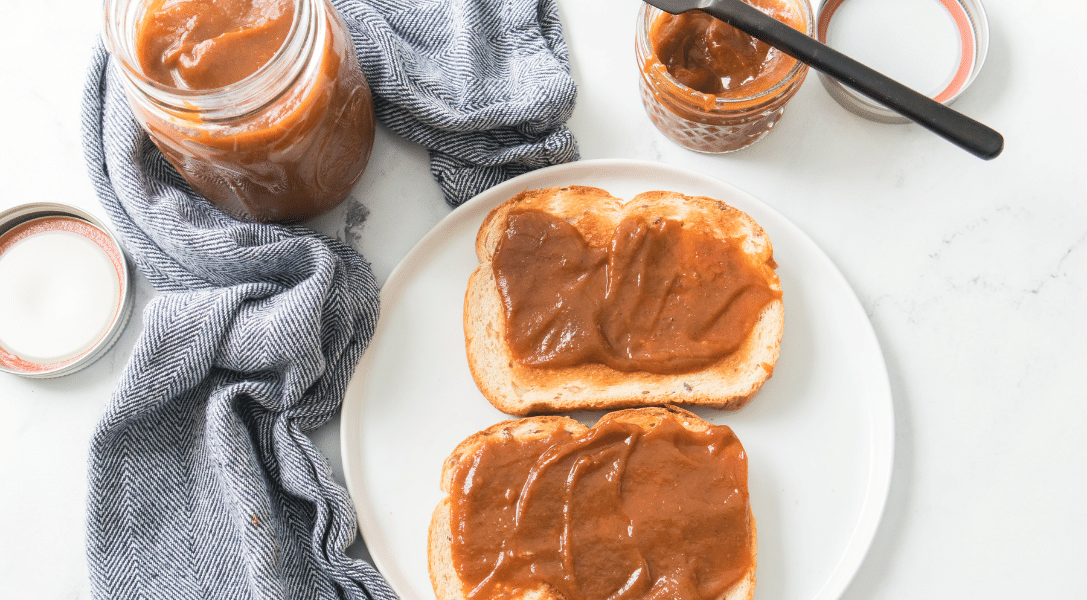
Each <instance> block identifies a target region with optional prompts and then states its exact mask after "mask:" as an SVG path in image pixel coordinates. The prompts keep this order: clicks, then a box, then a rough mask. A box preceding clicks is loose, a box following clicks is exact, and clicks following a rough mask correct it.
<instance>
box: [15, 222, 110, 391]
mask: <svg viewBox="0 0 1087 600" xmlns="http://www.w3.org/2000/svg"><path fill="white" fill-rule="evenodd" d="M130 287H131V285H130V276H129V270H128V262H127V260H126V259H125V255H124V251H123V250H122V249H121V246H120V244H119V243H118V242H117V239H116V238H115V237H114V236H113V235H112V234H111V233H110V232H109V230H108V229H107V228H106V226H105V225H104V224H102V223H101V222H100V221H99V220H98V219H95V218H94V217H93V216H91V215H90V214H88V213H86V212H84V211H82V210H79V209H77V208H75V207H72V206H67V205H63V204H56V203H45V202H42V203H35V204H25V205H22V206H17V207H15V208H13V209H10V210H7V211H4V212H3V213H0V371H6V372H8V373H15V374H17V375H23V376H26V377H39V378H44V377H56V376H59V375H66V374H69V373H73V372H75V371H78V370H79V369H81V368H83V367H85V366H87V365H89V364H90V363H92V362H94V361H95V360H96V359H98V358H99V357H100V356H102V354H104V353H105V352H106V350H108V349H109V347H110V346H112V345H113V343H114V342H115V341H116V340H117V338H118V337H119V335H120V333H121V331H122V330H123V329H124V327H125V325H126V324H127V322H128V318H129V315H130V313H131V309H132V292H131V289H130Z"/></svg>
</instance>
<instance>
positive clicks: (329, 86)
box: [105, 0, 374, 223]
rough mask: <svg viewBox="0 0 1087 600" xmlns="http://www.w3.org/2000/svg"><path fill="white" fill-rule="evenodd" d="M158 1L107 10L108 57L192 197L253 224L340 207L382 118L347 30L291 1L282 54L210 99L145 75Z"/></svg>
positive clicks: (310, 4)
mask: <svg viewBox="0 0 1087 600" xmlns="http://www.w3.org/2000/svg"><path fill="white" fill-rule="evenodd" d="M153 1H154V0H105V17H106V23H105V39H106V47H107V49H108V50H109V51H110V53H111V54H112V55H113V57H114V58H115V59H116V61H117V62H118V64H119V66H120V72H121V74H122V80H123V83H124V91H125V94H126V96H127V98H128V101H129V104H130V105H131V106H132V110H133V112H134V113H135V115H136V119H137V120H138V121H139V122H140V124H141V125H142V126H143V128H144V129H145V130H146V131H147V133H148V134H149V135H150V137H151V139H152V140H153V141H154V142H155V145H157V146H158V148H159V149H160V150H161V151H162V153H163V154H164V155H165V156H166V158H167V159H168V160H169V161H170V163H171V164H173V166H174V167H175V168H177V170H178V172H180V173H181V175H182V176H183V177H184V178H185V180H186V181H188V182H189V184H190V185H191V186H192V188H193V189H194V190H195V191H196V192H197V193H199V194H201V195H202V196H204V197H205V198H207V199H208V200H209V201H211V202H212V203H213V204H215V205H216V206H218V207H220V208H222V209H223V210H224V211H225V212H227V213H229V214H230V215H233V216H234V217H237V218H239V219H243V220H248V221H259V222H278V223H294V222H299V221H304V220H307V219H310V218H312V217H315V216H317V215H319V214H321V213H324V212H326V211H328V210H329V209H331V208H333V207H334V206H336V205H337V204H339V203H340V202H342V201H343V200H344V199H345V198H346V197H347V195H348V194H349V192H350V191H351V188H352V187H354V185H355V183H356V182H357V181H358V179H359V177H360V176H361V175H362V172H363V169H364V168H365V167H366V163H367V161H368V160H369V157H370V150H371V148H372V147H373V141H374V112H373V103H372V99H371V97H370V88H369V86H368V85H367V84H366V79H365V78H364V76H363V74H362V71H361V69H360V67H359V64H358V59H357V57H356V56H355V52H354V49H353V47H352V44H351V39H350V36H349V34H348V32H347V29H346V26H345V25H344V24H343V22H342V20H341V19H340V17H339V15H338V14H336V11H335V10H334V9H333V8H332V7H331V6H330V5H329V4H328V3H327V0H289V2H288V4H290V3H293V7H294V12H293V20H292V22H291V24H290V30H289V31H288V32H287V33H286V38H285V39H284V40H283V41H282V44H281V45H280V46H279V48H278V50H275V51H274V54H272V55H271V58H269V59H268V60H267V62H266V63H264V65H263V66H261V67H259V68H257V69H256V70H255V71H254V72H252V73H251V74H249V75H247V76H244V77H243V78H242V79H240V80H238V81H236V82H234V83H229V84H227V85H222V86H220V87H215V88H212V89H181V88H179V87H173V86H171V85H167V84H164V83H161V82H159V81H155V80H152V79H151V78H150V77H149V76H148V75H146V74H145V70H144V68H143V66H142V65H141V62H140V60H139V57H140V54H139V52H141V50H142V49H141V48H140V47H139V43H140V39H139V35H140V27H141V25H142V24H143V23H144V20H145V19H146V18H147V16H148V14H149V13H148V11H149V10H156V9H157V8H161V4H162V3H161V2H159V3H157V4H152V3H153ZM152 6H154V7H155V8H152ZM205 6H212V7H213V9H214V10H219V8H218V7H214V5H213V4H205ZM169 9H170V10H174V9H176V7H173V6H171V7H169ZM165 10H167V9H166V8H162V12H164V11H165ZM156 14H161V13H156ZM269 53H271V49H269Z"/></svg>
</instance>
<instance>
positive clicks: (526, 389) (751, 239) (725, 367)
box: [464, 186, 785, 415]
mask: <svg viewBox="0 0 1087 600" xmlns="http://www.w3.org/2000/svg"><path fill="white" fill-rule="evenodd" d="M515 209H536V210H542V211H545V212H548V213H551V214H553V215H556V216H559V217H561V218H563V219H565V220H566V221H567V222H568V223H570V224H571V225H573V226H574V227H576V228H577V230H578V231H579V232H580V233H581V234H582V236H584V238H585V240H586V241H587V242H588V243H589V244H590V245H593V246H605V245H606V244H607V243H608V241H609V240H610V239H611V237H612V234H613V232H614V231H615V227H616V226H617V225H618V223H619V221H620V220H622V219H623V218H625V217H627V216H631V215H643V216H646V217H647V219H648V220H652V219H656V218H658V217H669V218H675V219H678V220H680V221H682V222H683V227H684V228H697V229H698V230H700V231H702V232H703V233H707V234H710V235H713V236H714V237H717V238H719V239H726V238H737V239H742V240H743V243H742V246H741V247H742V248H743V251H744V252H745V253H747V254H748V256H750V257H751V258H752V259H753V262H754V263H755V264H757V265H759V266H760V268H761V269H762V271H763V273H764V274H765V275H766V277H767V280H768V282H769V283H770V287H771V289H773V290H775V291H778V292H780V291H781V284H780V281H779V279H778V276H777V273H776V272H775V270H774V269H775V267H776V265H775V263H774V261H773V246H772V245H771V243H770V238H769V236H768V235H767V234H766V231H765V230H763V228H762V227H761V226H759V224H758V223H756V222H755V220H754V219H752V218H751V217H750V216H749V215H747V213H744V212H743V211H741V210H739V209H737V208H734V207H732V206H729V205H728V204H725V203H724V202H721V201H720V200H714V199H712V198H706V197H701V196H685V195H683V194H679V193H676V192H665V191H652V192H645V193H642V194H639V195H637V196H635V197H634V198H632V199H631V200H630V201H629V202H626V203H624V202H623V201H622V200H620V199H618V198H615V197H613V196H612V195H611V194H609V193H608V192H606V191H605V190H602V189H599V188H593V187H585V186H568V187H562V188H547V189H541V190H528V191H525V192H522V193H520V194H518V195H517V196H514V197H513V198H511V199H509V200H507V201H506V202H504V203H502V204H500V205H499V206H497V207H496V208H494V209H493V210H492V211H491V212H490V213H489V214H488V215H487V217H486V218H485V219H484V220H483V224H482V225H481V226H480V229H479V232H478V234H477V236H476V256H477V257H478V259H479V266H478V267H477V268H476V270H475V271H474V272H473V273H472V275H471V277H470V278H469V280H468V288H467V291H466V293H465V300H464V337H465V349H466V352H467V356H468V366H469V369H470V370H471V373H472V377H473V379H474V380H475V382H476V385H477V387H479V390H480V392H481V393H482V394H483V395H484V397H486V398H487V400H488V401H489V402H490V403H491V404H493V405H494V406H495V407H496V408H497V409H498V410H500V411H502V412H504V413H506V414H510V415H530V414H554V413H560V412H567V411H572V410H611V409H619V408H631V407H641V406H653V405H661V404H672V405H684V406H708V407H713V408H720V409H726V410H735V409H738V408H740V407H742V406H744V405H745V404H746V403H747V402H748V401H749V400H750V399H751V397H752V396H753V395H754V394H755V392H756V391H758V389H759V388H760V387H761V386H762V385H763V383H765V382H766V381H767V380H768V379H769V378H770V376H771V375H772V374H773V371H774V365H775V364H776V363H777V359H778V354H779V351H780V346H781V337H782V333H783V331H784V322H785V314H784V303H783V301H782V300H780V299H778V300H774V301H773V302H771V303H770V304H768V305H767V306H766V307H765V308H764V309H763V311H762V312H761V313H760V315H759V318H758V321H757V322H756V324H755V327H754V329H753V330H752V333H751V335H749V336H748V338H747V339H746V340H745V341H744V342H743V344H741V346H740V348H739V349H737V351H736V352H733V353H732V354H730V355H728V356H725V357H723V358H721V359H720V360H718V361H717V362H716V363H714V364H712V365H709V366H708V367H706V368H704V369H701V370H699V371H695V372H691V373H681V374H659V373H648V372H644V371H634V372H625V371H617V370H615V369H612V368H610V367H607V366H605V365H602V364H583V365H577V366H573V367H566V368H557V369H556V368H542V367H533V366H526V365H523V364H521V363H519V362H518V361H516V360H515V359H514V358H513V354H512V352H511V350H510V347H509V344H508V343H507V342H506V327H505V312H504V309H503V306H502V299H501V296H500V295H499V292H498V287H497V284H496V282H495V278H494V272H493V268H492V265H491V261H492V259H493V257H494V253H495V250H496V248H497V246H498V242H499V240H500V238H501V237H502V235H503V232H504V230H505V227H506V222H507V216H508V215H509V213H510V211H512V210H515Z"/></svg>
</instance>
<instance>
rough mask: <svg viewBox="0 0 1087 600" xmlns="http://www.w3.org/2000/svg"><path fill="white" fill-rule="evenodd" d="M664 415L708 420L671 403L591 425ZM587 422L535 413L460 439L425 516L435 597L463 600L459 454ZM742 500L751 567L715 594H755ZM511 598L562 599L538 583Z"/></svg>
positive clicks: (731, 597)
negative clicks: (457, 524) (457, 554)
mask: <svg viewBox="0 0 1087 600" xmlns="http://www.w3.org/2000/svg"><path fill="white" fill-rule="evenodd" d="M664 419H674V420H676V421H677V422H679V423H680V424H681V425H683V427H685V428H686V429H688V430H690V431H705V430H706V429H707V428H708V427H710V424H709V423H708V422H706V421H704V420H702V419H700V418H699V417H698V416H696V415H694V414H693V413H691V412H688V411H686V410H683V409H681V408H676V407H649V408H639V409H627V410H621V411H616V412H612V413H608V414H606V415H604V417H602V418H601V419H600V421H599V422H597V424H596V425H594V427H595V426H598V425H600V424H601V423H605V422H609V421H621V422H626V423H632V424H636V425H639V426H640V427H642V428H643V429H645V430H649V429H651V428H653V427H655V426H656V425H657V424H658V423H660V422H661V421H662V420H664ZM588 429H589V428H588V427H585V426H584V425H582V424H581V423H579V422H577V421H575V420H573V419H570V418H568V417H560V416H536V417H527V418H521V419H513V420H510V421H503V422H501V423H497V424H495V425H492V426H491V427H489V428H487V429H485V430H483V431H480V432H479V433H475V434H473V435H471V436H469V437H468V438H467V439H465V440H464V441H463V442H461V443H460V444H459V445H458V446H457V447H456V449H454V450H453V453H452V454H450V455H449V457H448V458H447V459H446V460H445V463H444V464H443V466H442V475H441V488H442V491H444V492H445V493H446V497H445V498H443V499H442V500H441V502H439V503H438V506H437V507H436V508H435V509H434V514H433V516H432V517H431V521H430V529H429V533H428V538H427V563H428V567H429V571H430V582H431V585H432V586H433V587H434V594H435V596H436V598H437V600H467V597H466V593H465V590H464V587H465V586H464V585H463V583H462V581H461V580H460V578H459V577H458V576H457V571H456V568H455V565H454V562H453V546H452V541H453V534H452V523H451V521H450V518H451V503H450V499H449V495H448V494H449V493H450V490H451V488H452V486H453V481H454V478H455V475H456V471H457V468H458V467H459V466H460V463H461V461H462V460H465V459H467V458H468V457H471V456H472V454H473V453H474V452H475V451H476V450H477V449H478V448H479V447H480V446H482V445H484V444H487V443H488V442H490V441H507V440H510V439H518V440H521V441H531V440H537V439H542V438H545V437H547V436H549V435H551V434H552V433H554V432H556V431H561V430H566V431H568V432H570V433H572V434H575V435H578V434H581V433H584V432H585V431H587V430H588ZM750 510H751V509H750V505H749V506H748V522H749V523H750V527H751V545H750V551H751V569H750V570H749V571H748V572H747V573H745V574H744V576H743V578H742V579H741V580H740V581H738V582H737V583H736V584H734V585H733V586H732V587H730V588H729V589H728V590H727V591H726V592H725V594H724V595H723V596H722V597H721V598H719V599H716V600H751V598H752V597H753V596H754V594H755V565H756V558H757V554H758V537H757V535H756V529H755V516H754V514H753V513H751V512H750ZM512 600H565V599H564V598H563V596H562V595H561V594H559V592H558V590H556V589H555V588H553V587H551V586H549V585H546V584H542V585H541V586H540V588H538V589H535V590H527V591H526V592H524V593H523V594H522V595H521V596H518V597H517V598H514V599H512Z"/></svg>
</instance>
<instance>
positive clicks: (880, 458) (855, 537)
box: [340, 159, 895, 600]
mask: <svg viewBox="0 0 1087 600" xmlns="http://www.w3.org/2000/svg"><path fill="white" fill-rule="evenodd" d="M594 168H595V169H631V168H636V169H649V170H657V171H660V172H662V174H665V175H666V174H668V173H672V174H678V175H681V176H683V177H687V178H691V179H693V180H701V181H702V182H704V183H706V184H708V185H713V186H719V187H722V188H728V189H731V190H732V191H733V192H734V193H736V194H737V195H738V196H742V197H743V199H744V201H745V202H750V203H751V204H752V205H753V206H757V207H758V208H759V210H762V211H764V212H767V213H768V214H771V215H772V216H773V217H774V218H775V219H776V220H777V223H776V225H783V226H785V227H788V228H789V229H791V231H790V235H791V236H794V237H795V239H798V240H800V241H801V242H803V243H806V244H808V245H810V246H811V247H812V248H814V249H815V250H816V253H815V256H816V258H817V259H818V260H820V261H822V262H824V263H825V266H826V267H827V268H828V269H829V272H830V273H832V274H833V275H834V277H835V279H837V281H836V283H837V285H839V286H840V287H842V288H843V289H844V290H846V291H847V292H848V293H847V297H848V298H849V301H850V302H851V303H853V304H854V305H855V306H854V309H855V310H859V311H860V313H861V314H863V315H864V317H865V318H864V319H863V326H862V330H863V331H862V332H861V333H862V334H863V335H864V336H865V337H866V338H867V339H868V342H869V343H871V344H872V345H873V347H874V349H875V351H876V353H878V358H879V360H878V361H875V362H876V363H877V368H878V373H873V377H872V378H870V379H869V380H868V381H878V382H879V385H878V388H879V389H873V390H872V394H871V395H872V396H873V397H874V396H879V397H880V398H885V401H882V402H869V403H867V404H868V406H869V409H870V410H869V414H868V418H869V421H870V423H871V431H872V435H871V437H870V439H869V450H870V456H871V461H870V463H869V469H868V481H867V486H866V489H865V493H864V498H863V501H862V503H861V505H860V508H859V511H860V512H859V518H858V521H857V522H856V524H855V526H854V527H853V530H852V531H851V532H850V534H849V537H848V542H847V543H846V548H845V551H844V552H843V553H842V555H841V557H840V558H839V560H838V562H837V563H836V564H835V566H834V567H833V569H832V570H831V572H830V573H829V574H828V576H827V579H826V581H825V582H824V584H823V585H822V587H821V588H820V589H819V590H818V591H817V592H816V593H815V595H814V596H813V599H814V600H837V599H838V598H840V597H841V595H842V594H844V593H845V590H846V589H847V588H848V587H849V585H850V584H851V583H852V582H853V580H854V579H855V577H856V575H857V573H858V572H859V571H860V568H861V565H863V564H864V560H865V558H866V557H867V555H868V552H869V551H870V550H871V547H872V543H873V541H874V539H875V536H876V533H877V531H878V529H879V525H880V523H881V522H882V520H883V514H884V512H885V511H886V508H887V501H888V498H889V495H890V487H891V480H892V477H893V472H894V455H895V419H894V397H893V394H892V390H891V385H890V378H889V374H888V371H887V363H886V358H885V357H884V354H883V349H882V347H881V345H880V343H879V338H878V336H877V335H876V333H875V329H874V327H873V325H872V322H871V319H870V318H869V317H868V314H867V312H866V311H865V310H864V307H863V305H862V304H861V302H860V298H859V297H858V296H857V294H856V291H855V290H854V289H853V286H851V285H850V284H849V282H848V280H847V279H846V278H845V275H844V274H843V273H842V272H841V270H840V269H839V268H838V266H837V265H836V264H835V263H834V261H833V260H831V259H830V257H829V256H828V255H827V254H826V252H825V251H824V250H823V249H822V247H821V246H819V245H818V244H817V243H816V242H815V241H814V240H813V239H812V238H811V237H810V236H808V235H807V233H805V232H804V231H803V230H802V229H800V227H799V226H797V225H796V224H795V223H793V222H792V221H791V220H790V219H788V218H787V217H785V215H784V214H782V213H781V212H780V211H778V210H777V209H776V208H774V207H773V206H771V205H770V204H767V203H766V202H764V201H763V200H761V199H759V198H757V197H755V196H754V195H752V194H750V193H748V192H747V191H745V190H743V189H742V188H740V187H738V186H736V185H735V184H732V183H729V182H727V181H724V180H722V179H719V178H717V177H713V176H711V175H707V174H705V173H702V172H700V171H697V170H694V169H690V168H688V167H682V166H678V165H672V164H668V163H662V162H656V161H649V160H639V159H594V160H581V161H576V162H571V163H564V164H561V165H553V166H550V167H544V168H541V169H537V170H535V171H530V172H528V173H525V174H523V175H519V176H517V177H514V178H512V179H509V180H507V181H505V182H502V183H499V184H497V185H495V186H493V187H491V188H488V189H487V190H484V191H483V192H481V193H479V194H478V195H476V196H474V197H473V198H471V199H470V200H468V201H467V202H465V203H464V204H462V205H460V206H459V207H457V208H455V209H453V211H452V212H451V213H449V214H448V215H446V216H445V217H443V218H442V219H441V220H440V221H439V222H438V223H437V224H435V225H434V226H433V227H432V228H431V229H430V230H429V231H427V232H426V233H425V234H424V235H423V236H422V237H420V238H419V240H418V241H417V242H416V243H415V244H413V245H412V247H411V249H409V250H408V252H407V253H406V254H405V255H404V257H403V258H402V259H401V260H400V261H399V262H398V263H397V265H396V266H395V267H394V268H393V270H392V271H391V272H390V274H389V276H388V278H387V279H386V280H385V283H384V284H383V285H382V287H381V293H380V299H381V306H382V307H384V306H385V302H386V300H387V299H388V298H389V297H390V296H394V295H395V294H396V293H397V292H398V290H399V289H400V288H402V287H403V286H404V284H405V283H407V282H409V281H410V277H409V276H410V273H411V270H412V269H413V268H414V267H415V266H416V265H417V264H418V262H419V261H418V259H417V258H416V255H418V254H420V253H421V252H423V251H424V250H425V249H426V248H427V247H428V246H430V245H431V244H434V243H436V240H437V238H440V237H442V236H443V235H445V234H446V233H447V232H448V231H450V230H454V229H456V228H457V225H458V224H459V222H460V221H464V220H468V219H470V218H474V212H475V210H474V209H478V207H477V205H479V204H482V203H487V202H491V201H493V200H492V199H491V197H492V196H498V197H503V194H504V197H511V196H513V195H514V194H516V193H519V192H520V191H522V190H524V189H532V188H533V187H538V186H533V185H532V183H530V182H533V181H539V180H543V179H546V178H548V177H551V176H553V175H557V174H562V173H564V172H566V171H571V172H573V173H576V172H578V171H582V170H592V169H594ZM572 176H576V175H573V174H572ZM495 206H497V204H496V205H495ZM491 208H493V207H491ZM741 208H742V207H741ZM487 210H488V211H489V210H490V209H487ZM467 215H473V217H469V216H467ZM402 280H405V281H402ZM383 314H384V311H382V313H381V315H383ZM381 315H379V317H378V323H377V326H376V327H375V329H374V334H373V337H372V338H371V341H370V343H371V344H373V342H374V341H375V340H377V339H379V336H380V335H381V332H382V330H383V329H384V327H383V324H384V323H385V322H386V320H385V319H383V318H382V317H381ZM368 350H369V346H368V347H367V352H364V353H363V356H362V358H360V360H359V362H358V363H357V364H356V367H355V371H354V372H353V373H352V377H351V378H350V380H349V382H348V386H347V388H346V389H345V393H344V400H343V405H342V406H341V419H340V455H341V456H340V458H341V462H342V464H343V473H344V480H345V483H346V491H347V493H348V495H349V497H350V498H351V500H352V503H353V504H354V507H355V516H356V519H357V521H358V528H359V534H360V536H361V537H362V539H363V543H365V540H366V537H367V534H370V535H371V536H372V535H374V534H375V533H376V532H375V531H374V530H373V524H371V523H370V520H371V519H370V515H369V514H367V513H365V512H364V510H363V508H364V505H366V503H365V502H364V501H361V500H360V499H359V498H357V497H356V494H355V493H354V492H353V490H356V489H361V488H359V486H360V485H361V484H360V483H359V482H358V481H357V480H356V478H355V475H354V473H355V471H356V470H357V469H358V468H359V465H358V464H356V460H355V459H354V458H353V453H354V451H355V450H356V449H357V448H358V447H359V445H360V441H361V428H360V427H357V426H355V427H353V426H352V425H357V424H358V423H359V422H360V421H361V419H359V418H352V417H353V416H356V415H357V413H360V412H361V410H362V406H363V403H362V402H361V400H358V399H356V398H357V397H358V396H359V395H358V394H350V393H349V392H350V390H351V388H352V387H354V386H355V383H354V382H355V380H356V379H357V378H359V377H360V376H361V374H363V373H365V371H366V369H365V367H366V365H367V364H368V362H369V360H370V359H369V357H370V356H371V353H370V352H369V351H368ZM881 442H882V443H881ZM375 520H376V519H375ZM367 549H368V550H369V545H367ZM370 557H371V560H372V561H373V562H374V565H375V567H377V569H378V570H379V571H380V572H381V573H382V574H383V575H384V574H385V573H388V572H390V571H391V570H392V571H398V572H399V571H400V569H398V568H397V569H390V565H386V564H385V563H384V561H383V560H382V559H381V558H380V557H379V556H378V555H375V554H374V553H373V552H370ZM386 579H389V578H388V576H386ZM388 583H389V585H390V586H391V587H392V589H393V590H394V591H395V592H396V593H397V594H398V596H400V597H402V598H404V597H406V596H404V594H403V593H402V592H403V591H402V590H400V589H398V588H397V585H396V583H395V582H394V581H392V580H389V582H388Z"/></svg>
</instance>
